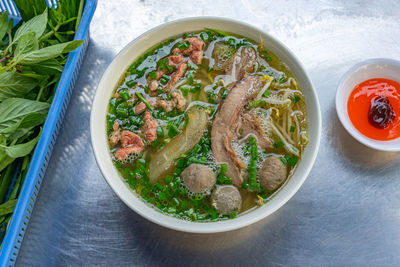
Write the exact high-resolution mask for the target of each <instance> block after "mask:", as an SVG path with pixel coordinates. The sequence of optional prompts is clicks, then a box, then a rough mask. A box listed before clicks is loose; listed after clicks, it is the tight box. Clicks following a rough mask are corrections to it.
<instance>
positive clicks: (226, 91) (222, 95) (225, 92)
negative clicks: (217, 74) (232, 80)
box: [221, 88, 229, 99]
mask: <svg viewBox="0 0 400 267" xmlns="http://www.w3.org/2000/svg"><path fill="white" fill-rule="evenodd" d="M228 92H229V91H228V89H226V88H224V89H222V93H221V97H222V99H225V98H226V97H227V96H228Z"/></svg>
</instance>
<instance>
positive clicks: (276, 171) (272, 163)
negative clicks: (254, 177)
mask: <svg viewBox="0 0 400 267" xmlns="http://www.w3.org/2000/svg"><path fill="white" fill-rule="evenodd" d="M286 177H287V168H286V166H285V164H283V162H282V161H281V160H280V159H279V158H278V157H276V156H271V157H268V158H266V159H265V160H264V162H263V164H262V168H261V171H260V184H261V186H262V187H263V188H264V189H266V190H269V191H273V190H275V189H277V188H278V187H279V186H280V185H281V184H282V183H283V182H284V181H285V180H286Z"/></svg>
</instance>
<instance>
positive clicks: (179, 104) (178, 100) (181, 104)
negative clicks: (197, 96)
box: [171, 91, 186, 111]
mask: <svg viewBox="0 0 400 267" xmlns="http://www.w3.org/2000/svg"><path fill="white" fill-rule="evenodd" d="M171 96H172V101H171V102H172V105H173V106H174V107H175V108H177V109H178V110H179V111H184V110H185V106H186V99H185V98H184V97H183V95H182V93H181V92H180V91H177V92H172V93H171Z"/></svg>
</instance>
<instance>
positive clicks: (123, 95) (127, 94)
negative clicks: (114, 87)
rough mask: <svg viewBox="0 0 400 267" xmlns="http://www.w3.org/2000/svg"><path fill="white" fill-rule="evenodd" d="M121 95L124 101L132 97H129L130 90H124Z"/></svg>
mask: <svg viewBox="0 0 400 267" xmlns="http://www.w3.org/2000/svg"><path fill="white" fill-rule="evenodd" d="M119 95H120V96H121V97H122V99H123V100H125V101H127V100H128V99H129V98H130V97H131V96H130V95H129V90H128V89H126V88H125V89H122V90H121V91H120V92H119Z"/></svg>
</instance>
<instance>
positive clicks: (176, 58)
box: [168, 54, 182, 66]
mask: <svg viewBox="0 0 400 267" xmlns="http://www.w3.org/2000/svg"><path fill="white" fill-rule="evenodd" d="M181 62H182V55H181V54H178V55H172V56H169V57H168V65H170V66H173V65H177V64H179V63H181Z"/></svg>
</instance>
